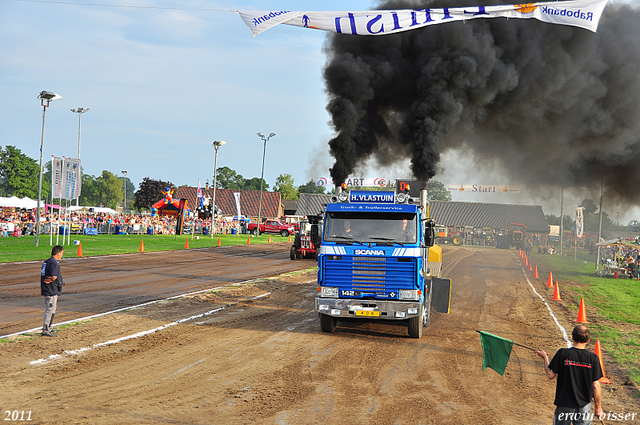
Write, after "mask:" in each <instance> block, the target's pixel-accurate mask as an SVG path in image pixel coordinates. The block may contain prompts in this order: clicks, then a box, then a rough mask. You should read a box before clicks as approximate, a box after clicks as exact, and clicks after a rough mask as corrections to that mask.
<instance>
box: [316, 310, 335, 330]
mask: <svg viewBox="0 0 640 425" xmlns="http://www.w3.org/2000/svg"><path fill="white" fill-rule="evenodd" d="M337 322H338V319H336V318H335V317H333V316H329V315H327V314H322V313H320V329H322V332H335V330H336V323H337Z"/></svg>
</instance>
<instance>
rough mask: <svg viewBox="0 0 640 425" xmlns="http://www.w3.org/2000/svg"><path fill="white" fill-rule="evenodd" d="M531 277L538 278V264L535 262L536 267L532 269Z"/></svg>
mask: <svg viewBox="0 0 640 425" xmlns="http://www.w3.org/2000/svg"><path fill="white" fill-rule="evenodd" d="M533 278H534V279H540V277H539V276H538V265H537V264H536V267H535V268H534V269H533Z"/></svg>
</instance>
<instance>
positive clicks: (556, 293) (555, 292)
mask: <svg viewBox="0 0 640 425" xmlns="http://www.w3.org/2000/svg"><path fill="white" fill-rule="evenodd" d="M553 301H562V298H560V285H559V284H558V281H557V280H556V286H555V288H554V290H553Z"/></svg>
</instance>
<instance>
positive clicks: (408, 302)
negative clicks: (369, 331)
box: [315, 191, 451, 338]
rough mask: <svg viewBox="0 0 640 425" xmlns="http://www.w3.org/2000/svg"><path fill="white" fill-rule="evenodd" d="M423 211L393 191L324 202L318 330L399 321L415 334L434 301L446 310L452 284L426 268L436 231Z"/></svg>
mask: <svg viewBox="0 0 640 425" xmlns="http://www.w3.org/2000/svg"><path fill="white" fill-rule="evenodd" d="M398 198H401V199H402V198H404V199H405V202H403V203H400V202H398V201H399V200H398ZM425 199H426V195H425ZM425 211H426V208H425V206H424V205H417V204H416V203H414V202H413V201H412V200H411V198H407V197H401V196H398V197H396V194H395V193H394V192H365V191H352V192H350V193H349V194H348V195H346V196H345V195H344V192H343V193H341V200H337V202H332V203H330V204H328V205H327V208H326V210H325V214H324V221H323V223H324V224H323V232H322V244H321V247H320V254H319V256H318V296H317V297H316V299H315V310H316V311H318V313H319V315H320V327H321V329H322V331H324V332H333V331H334V330H335V328H336V324H337V321H338V320H356V319H360V320H382V321H393V322H396V323H397V322H398V321H402V322H406V326H407V329H408V333H409V336H410V337H412V338H420V337H421V336H422V330H423V327H424V326H428V325H429V324H430V320H431V308H432V305H433V302H434V298H437V300H436V303H437V307H436V310H437V311H443V310H445V311H443V312H445V313H448V310H449V294H450V285H451V281H450V280H448V279H439V278H438V277H437V276H433V275H432V273H431V270H430V267H429V262H430V259H429V256H430V254H429V253H430V251H431V249H430V245H431V246H432V245H433V240H434V239H435V233H434V228H433V221H429V220H427V217H426V215H425ZM437 249H438V248H436V250H437ZM438 270H439V268H438ZM436 292H437V294H436ZM443 294H444V295H443ZM445 305H446V306H445Z"/></svg>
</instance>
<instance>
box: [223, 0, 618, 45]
mask: <svg viewBox="0 0 640 425" xmlns="http://www.w3.org/2000/svg"><path fill="white" fill-rule="evenodd" d="M607 1H608V0H573V1H557V2H540V3H527V4H509V5H501V6H471V7H452V8H444V9H400V10H366V11H359V12H295V11H291V10H280V11H247V10H235V11H234V12H236V13H237V14H238V15H239V16H240V18H242V20H243V21H244V23H245V24H246V25H247V27H249V30H250V31H251V33H252V34H253V36H254V37H255V36H257V35H258V34H260V33H262V32H264V31H266V30H268V29H269V28H272V27H274V26H276V25H279V24H287V25H294V26H298V27H304V28H313V29H318V30H323V31H331V32H335V33H339V34H353V35H385V34H394V33H397V32H402V31H409V30H413V29H417V28H423V27H426V26H429V25H435V24H441V23H446V22H455V21H466V20H468V19H477V18H510V19H537V20H539V21H542V22H548V23H551V24H561V25H570V26H574V27H580V28H584V29H588V30H590V31H593V32H595V31H596V30H597V28H598V22H599V21H600V16H601V15H602V11H603V10H604V7H605V5H606V4H607Z"/></svg>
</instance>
